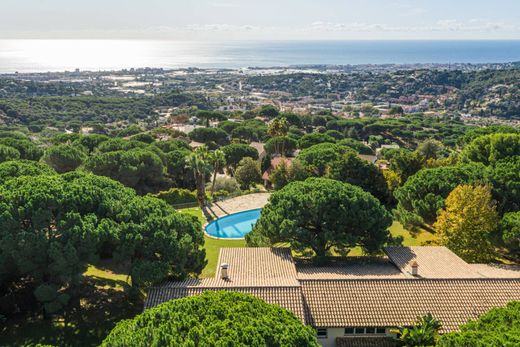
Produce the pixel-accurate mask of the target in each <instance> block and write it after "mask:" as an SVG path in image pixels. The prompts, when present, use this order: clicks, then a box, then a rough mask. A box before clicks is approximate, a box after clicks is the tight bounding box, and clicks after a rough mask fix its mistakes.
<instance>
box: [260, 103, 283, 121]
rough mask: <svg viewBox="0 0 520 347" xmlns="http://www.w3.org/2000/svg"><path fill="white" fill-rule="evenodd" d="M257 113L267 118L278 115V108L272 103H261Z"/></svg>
mask: <svg viewBox="0 0 520 347" xmlns="http://www.w3.org/2000/svg"><path fill="white" fill-rule="evenodd" d="M257 113H258V115H259V116H261V117H265V118H269V119H273V118H276V117H278V115H279V111H278V109H277V108H276V107H274V106H272V105H263V106H262V107H260V108H259V109H258V110H257Z"/></svg>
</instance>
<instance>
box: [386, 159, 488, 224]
mask: <svg viewBox="0 0 520 347" xmlns="http://www.w3.org/2000/svg"><path fill="white" fill-rule="evenodd" d="M485 171H486V168H485V167H484V166H482V165H477V164H473V165H464V166H448V167H439V168H433V169H422V170H421V171H419V172H418V173H417V174H415V175H413V176H412V177H410V178H409V179H408V180H407V181H406V183H405V184H404V185H403V186H402V187H400V188H399V189H397V190H396V191H395V194H394V195H395V197H396V199H397V201H398V205H397V211H396V214H397V217H398V218H399V220H400V221H401V223H403V224H404V225H405V226H414V225H415V226H418V225H422V224H430V225H431V224H433V223H434V222H435V220H436V219H437V211H438V210H439V209H441V208H443V207H444V201H445V199H446V198H447V197H448V195H449V194H450V193H451V191H452V190H453V189H455V187H457V186H458V185H461V184H468V183H473V182H476V181H479V180H482V179H484V177H485Z"/></svg>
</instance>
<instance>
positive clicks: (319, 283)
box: [300, 279, 520, 332]
mask: <svg viewBox="0 0 520 347" xmlns="http://www.w3.org/2000/svg"><path fill="white" fill-rule="evenodd" d="M300 282H301V285H302V293H303V299H304V305H305V307H306V314H307V321H308V322H309V323H310V324H312V325H313V326H316V327H324V328H326V327H356V326H374V327H377V326H387V327H389V326H390V327H391V326H403V325H404V326H407V325H413V324H414V323H415V322H416V320H417V317H419V316H422V315H424V314H426V313H431V314H432V315H433V316H434V317H435V318H437V319H440V320H441V321H442V322H443V328H442V331H444V332H445V331H452V330H456V329H457V327H458V326H459V325H461V324H464V323H466V322H467V321H468V320H469V319H475V318H477V317H479V316H480V315H482V314H483V313H485V312H487V311H488V310H489V309H491V308H492V307H498V306H504V305H506V304H507V303H508V302H510V301H515V300H520V281H518V280H505V279H503V280H490V279H460V280H456V279H445V280H438V279H437V280H436V279H422V280H414V279H401V280H349V281H342V280H334V281H333V280H304V281H300Z"/></svg>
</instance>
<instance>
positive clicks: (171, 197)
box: [154, 188, 197, 205]
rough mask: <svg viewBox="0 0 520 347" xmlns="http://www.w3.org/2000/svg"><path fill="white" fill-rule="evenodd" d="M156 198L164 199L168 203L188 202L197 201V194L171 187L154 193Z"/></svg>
mask: <svg viewBox="0 0 520 347" xmlns="http://www.w3.org/2000/svg"><path fill="white" fill-rule="evenodd" d="M154 196H155V197H156V198H158V199H161V200H164V201H166V202H167V203H168V204H170V205H180V204H189V203H193V202H197V195H196V194H195V193H193V192H191V191H189V190H187V189H179V188H171V189H170V190H167V191H164V192H159V193H157V194H155V195H154Z"/></svg>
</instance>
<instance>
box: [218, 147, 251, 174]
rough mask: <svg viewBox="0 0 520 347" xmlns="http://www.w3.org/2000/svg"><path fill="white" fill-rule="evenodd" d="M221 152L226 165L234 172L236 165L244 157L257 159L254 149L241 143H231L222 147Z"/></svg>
mask: <svg viewBox="0 0 520 347" xmlns="http://www.w3.org/2000/svg"><path fill="white" fill-rule="evenodd" d="M221 149H222V151H223V152H224V155H225V157H226V165H227V166H229V167H230V168H231V169H232V170H233V171H235V170H236V168H237V166H238V163H240V161H241V160H242V159H244V158H245V157H249V158H253V159H255V160H256V159H258V151H257V150H256V148H254V147H251V146H249V145H246V144H242V143H232V144H230V145H227V146H223V147H222V148H221Z"/></svg>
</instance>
